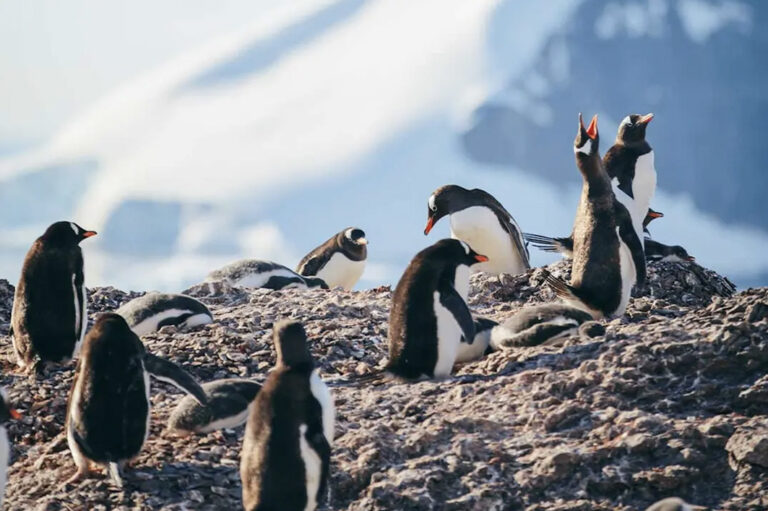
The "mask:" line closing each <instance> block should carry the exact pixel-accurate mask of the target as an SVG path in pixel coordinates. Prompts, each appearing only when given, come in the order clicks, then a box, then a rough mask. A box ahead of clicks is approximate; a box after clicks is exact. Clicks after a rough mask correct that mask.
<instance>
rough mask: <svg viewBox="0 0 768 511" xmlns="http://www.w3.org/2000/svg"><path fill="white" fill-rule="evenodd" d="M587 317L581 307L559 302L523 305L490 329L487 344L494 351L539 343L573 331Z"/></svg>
mask: <svg viewBox="0 0 768 511" xmlns="http://www.w3.org/2000/svg"><path fill="white" fill-rule="evenodd" d="M591 319H592V316H591V315H589V314H587V313H586V312H584V311H583V310H580V309H577V308H574V307H570V306H568V305H564V304H561V303H545V304H542V305H533V306H530V307H524V308H522V309H520V310H519V311H517V312H516V313H515V314H514V315H512V317H510V318H509V319H508V320H506V321H505V322H503V323H501V324H500V325H498V326H494V327H493V328H491V330H490V335H489V337H490V339H489V343H490V346H491V348H492V349H493V350H494V351H498V350H503V349H510V348H518V347H524V346H539V345H541V344H544V343H547V342H549V341H553V340H555V339H559V338H561V337H565V336H566V335H569V334H571V333H573V332H575V331H576V330H577V329H578V328H579V325H581V324H582V323H584V322H585V321H589V320H591Z"/></svg>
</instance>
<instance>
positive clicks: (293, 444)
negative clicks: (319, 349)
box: [240, 321, 335, 511]
mask: <svg viewBox="0 0 768 511" xmlns="http://www.w3.org/2000/svg"><path fill="white" fill-rule="evenodd" d="M274 342H275V349H276V350H277V366H276V367H275V369H274V370H273V371H272V372H271V373H270V374H269V376H268V377H267V379H266V381H265V382H264V386H263V387H262V388H261V391H260V392H259V394H258V396H256V400H255V401H254V402H253V404H251V407H250V415H249V417H248V425H247V426H246V428H245V439H244V440H243V449H242V452H241V459H240V478H241V480H242V483H243V504H244V506H245V509H246V511H266V510H273V509H274V510H277V509H279V510H281V511H312V510H314V509H315V508H316V507H317V505H318V503H319V502H320V501H321V500H322V498H323V496H324V495H325V493H326V488H327V484H328V473H329V470H330V463H331V446H332V444H333V428H334V421H335V410H334V406H333V398H332V396H331V392H330V390H329V389H328V387H327V386H326V385H325V383H323V381H322V380H321V379H320V376H319V375H318V371H317V369H315V365H314V362H313V361H312V354H311V353H310V352H309V348H308V347H307V335H306V333H305V332H304V327H302V326H301V323H297V322H292V321H284V322H282V323H279V324H277V325H275V329H274Z"/></svg>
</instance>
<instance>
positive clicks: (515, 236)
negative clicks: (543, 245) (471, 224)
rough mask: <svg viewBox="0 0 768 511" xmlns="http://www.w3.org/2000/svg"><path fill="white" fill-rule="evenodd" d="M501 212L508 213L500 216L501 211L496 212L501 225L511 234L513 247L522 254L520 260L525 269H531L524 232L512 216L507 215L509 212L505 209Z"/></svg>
mask: <svg viewBox="0 0 768 511" xmlns="http://www.w3.org/2000/svg"><path fill="white" fill-rule="evenodd" d="M501 210H502V211H503V212H504V213H506V215H503V214H499V213H500V212H499V211H497V212H496V216H497V217H498V219H499V223H500V224H501V226H502V227H503V228H504V230H505V231H507V233H508V234H509V239H510V240H511V242H512V246H513V247H514V248H515V250H516V251H517V253H518V254H520V259H522V260H523V264H524V265H525V268H526V269H529V268H530V267H531V263H530V262H529V260H528V259H529V258H530V254H528V248H527V247H526V246H525V241H524V240H523V232H522V231H521V230H520V227H519V226H518V225H517V222H515V219H514V218H512V215H510V214H509V213H507V210H506V209H504V208H501Z"/></svg>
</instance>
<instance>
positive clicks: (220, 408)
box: [167, 378, 261, 436]
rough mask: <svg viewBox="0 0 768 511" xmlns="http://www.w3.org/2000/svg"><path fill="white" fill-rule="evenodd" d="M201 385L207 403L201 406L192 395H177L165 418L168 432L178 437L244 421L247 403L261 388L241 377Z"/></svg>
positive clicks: (233, 425) (234, 425)
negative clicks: (177, 399) (173, 406)
mask: <svg viewBox="0 0 768 511" xmlns="http://www.w3.org/2000/svg"><path fill="white" fill-rule="evenodd" d="M202 388H203V391H204V392H205V395H206V397H207V398H208V402H207V403H206V404H205V405H203V404H200V403H199V402H197V401H196V400H195V398H193V397H192V396H184V397H183V398H181V401H179V404H178V405H176V408H174V409H173V412H171V416H170V417H169V418H168V427H167V429H168V431H170V432H172V433H175V434H176V435H179V436H182V435H188V434H191V433H210V432H212V431H215V430H217V429H228V428H236V427H238V426H240V425H241V424H245V421H246V419H248V405H250V404H251V402H252V401H253V399H254V398H255V397H256V395H257V394H258V393H259V390H261V384H259V383H256V382H255V381H253V380H248V379H244V378H229V379H225V380H216V381H212V382H208V383H204V384H203V385H202Z"/></svg>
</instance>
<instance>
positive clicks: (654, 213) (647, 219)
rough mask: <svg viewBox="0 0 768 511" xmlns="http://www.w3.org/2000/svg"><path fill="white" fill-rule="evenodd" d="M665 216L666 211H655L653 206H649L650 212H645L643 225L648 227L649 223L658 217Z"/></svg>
mask: <svg viewBox="0 0 768 511" xmlns="http://www.w3.org/2000/svg"><path fill="white" fill-rule="evenodd" d="M662 217H664V213H662V212H661V211H654V210H652V209H651V208H648V213H646V214H645V218H644V219H643V227H647V226H648V224H650V223H651V222H653V221H654V220H656V219H657V218H662Z"/></svg>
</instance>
